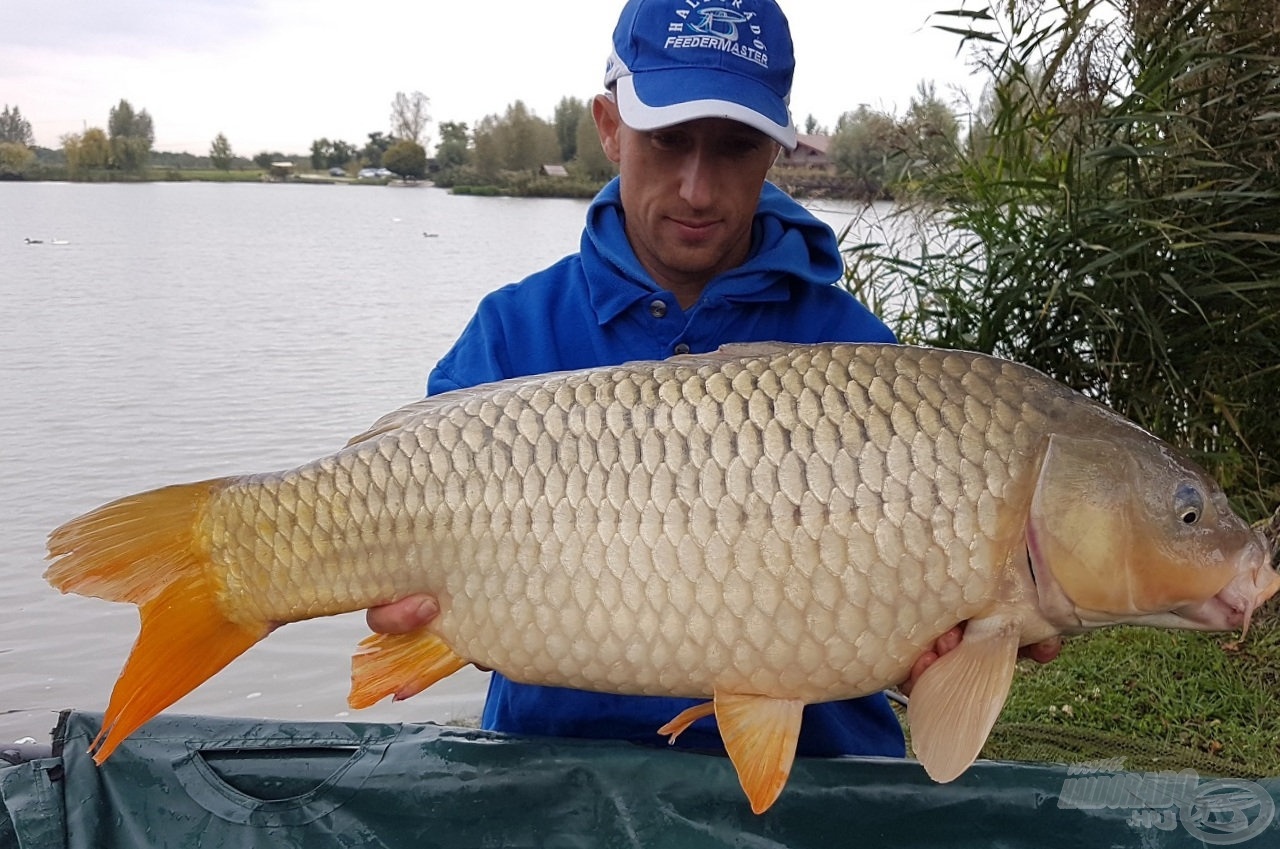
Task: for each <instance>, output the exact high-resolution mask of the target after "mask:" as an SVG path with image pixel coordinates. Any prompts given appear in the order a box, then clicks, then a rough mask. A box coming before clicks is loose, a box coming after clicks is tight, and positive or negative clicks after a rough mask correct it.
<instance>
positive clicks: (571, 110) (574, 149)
mask: <svg viewBox="0 0 1280 849" xmlns="http://www.w3.org/2000/svg"><path fill="white" fill-rule="evenodd" d="M583 115H586V116H587V117H588V118H590V117H591V110H590V109H588V108H587V104H585V103H583V102H582V101H581V100H579V99H578V98H576V97H563V98H561V99H560V102H559V103H558V104H556V113H555V119H554V123H555V128H556V141H558V142H559V143H560V161H561V162H571V161H573V158H574V157H575V156H576V155H577V153H578V126H579V125H580V124H581V123H582V116H583Z"/></svg>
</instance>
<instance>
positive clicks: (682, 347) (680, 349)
mask: <svg viewBox="0 0 1280 849" xmlns="http://www.w3.org/2000/svg"><path fill="white" fill-rule="evenodd" d="M675 352H676V353H677V354H687V353H689V346H688V345H686V344H684V343H683V342H681V343H680V344H679V345H677V346H676V347H675Z"/></svg>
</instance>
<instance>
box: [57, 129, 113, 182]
mask: <svg viewBox="0 0 1280 849" xmlns="http://www.w3.org/2000/svg"><path fill="white" fill-rule="evenodd" d="M60 141H61V143H62V152H63V155H64V156H66V158H67V170H68V171H70V172H71V175H72V176H80V175H81V174H83V173H84V172H85V171H87V170H89V169H91V168H106V167H107V166H108V165H109V164H110V163H111V143H110V141H109V140H108V139H107V134H106V133H105V132H103V131H102V129H100V128H98V127H90V128H89V129H87V130H85V131H84V133H83V134H81V133H68V134H67V135H65V136H63V137H62V138H61V140H60Z"/></svg>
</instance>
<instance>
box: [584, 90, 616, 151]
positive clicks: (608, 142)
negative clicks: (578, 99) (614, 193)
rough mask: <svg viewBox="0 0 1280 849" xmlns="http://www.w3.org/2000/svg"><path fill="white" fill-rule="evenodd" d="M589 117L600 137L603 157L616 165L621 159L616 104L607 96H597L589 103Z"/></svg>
mask: <svg viewBox="0 0 1280 849" xmlns="http://www.w3.org/2000/svg"><path fill="white" fill-rule="evenodd" d="M591 117H592V118H594V119H595V121H596V134H597V135H599V136H600V146H601V147H602V148H604V155H605V156H607V157H609V161H610V162H612V163H614V164H615V165H616V164H617V163H618V161H619V160H620V159H621V158H622V152H621V150H620V146H619V143H618V131H619V130H620V129H621V128H622V116H620V115H619V114H618V104H617V103H616V102H615V101H614V99H613V98H612V97H610V96H609V95H607V94H597V95H596V97H595V100H593V101H591Z"/></svg>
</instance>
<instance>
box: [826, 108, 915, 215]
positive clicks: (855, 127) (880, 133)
mask: <svg viewBox="0 0 1280 849" xmlns="http://www.w3.org/2000/svg"><path fill="white" fill-rule="evenodd" d="M900 150H901V144H900V142H899V140H898V127H897V125H896V123H895V122H894V120H893V116H891V115H887V114H885V113H884V112H877V111H874V110H872V109H871V108H870V107H868V106H867V105H866V104H865V103H864V104H862V105H861V106H859V107H858V109H857V111H855V112H846V113H844V114H843V115H841V116H840V119H839V120H838V121H837V122H836V131H835V134H834V135H833V136H832V137H831V146H830V148H829V151H828V155H829V156H830V158H831V161H832V162H833V163H834V164H835V166H836V170H837V171H839V172H841V173H844V174H849V175H851V176H853V177H854V178H855V179H857V180H858V182H859V183H860V184H861V187H860V190H861V191H862V192H863V193H864V194H865V195H866V196H868V197H876V196H879V195H881V194H882V193H883V192H884V189H885V187H886V186H887V185H888V184H889V183H890V182H892V181H893V179H894V178H895V173H894V170H893V169H894V166H895V163H894V162H893V160H894V158H895V157H896V156H897V154H898V153H899V151H900Z"/></svg>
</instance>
